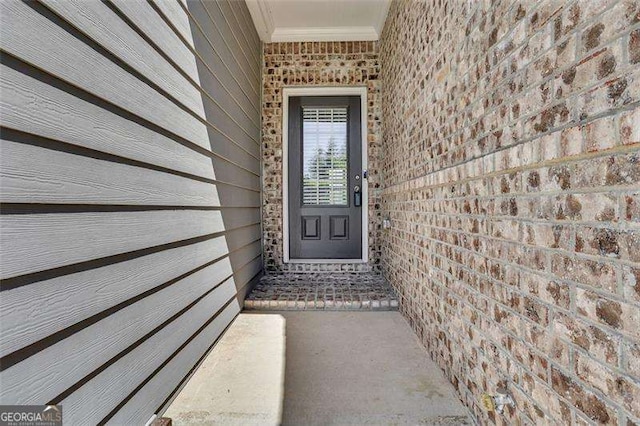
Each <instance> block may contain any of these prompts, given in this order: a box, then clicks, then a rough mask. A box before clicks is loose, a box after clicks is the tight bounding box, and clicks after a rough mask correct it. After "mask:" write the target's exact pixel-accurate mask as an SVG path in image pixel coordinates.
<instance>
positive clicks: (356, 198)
mask: <svg viewBox="0 0 640 426" xmlns="http://www.w3.org/2000/svg"><path fill="white" fill-rule="evenodd" d="M353 205H354V206H356V207H360V206H361V205H362V193H361V192H360V187H359V186H358V185H356V186H354V187H353Z"/></svg>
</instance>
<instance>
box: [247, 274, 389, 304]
mask: <svg viewBox="0 0 640 426" xmlns="http://www.w3.org/2000/svg"><path fill="white" fill-rule="evenodd" d="M244 308H245V309H247V310H271V311H278V310H320V311H322V310H325V311H349V310H351V311H360V310H364V311H397V310H398V297H397V296H396V293H395V291H394V290H393V288H392V287H391V285H389V283H388V282H387V281H386V280H385V279H384V278H383V277H382V276H381V275H377V274H372V273H345V272H340V273H335V274H334V273H320V274H310V273H303V274H295V273H289V274H278V275H265V276H264V277H262V279H261V280H260V282H259V283H258V284H257V285H256V287H255V288H254V289H253V291H252V292H251V293H250V294H249V295H248V296H247V298H246V300H245V301H244Z"/></svg>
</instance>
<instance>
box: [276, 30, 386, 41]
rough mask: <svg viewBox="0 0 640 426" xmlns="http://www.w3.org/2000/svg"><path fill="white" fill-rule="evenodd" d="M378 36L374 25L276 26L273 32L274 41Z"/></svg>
mask: <svg viewBox="0 0 640 426" xmlns="http://www.w3.org/2000/svg"><path fill="white" fill-rule="evenodd" d="M378 38H379V35H378V32H377V31H376V29H375V28H374V27H324V28H320V27H316V28H313V27H309V28H275V29H274V30H273V32H272V33H271V41H272V42H287V41H375V40H378Z"/></svg>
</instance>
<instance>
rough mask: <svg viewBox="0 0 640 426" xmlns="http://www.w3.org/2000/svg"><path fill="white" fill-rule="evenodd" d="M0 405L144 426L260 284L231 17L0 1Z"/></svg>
mask: <svg viewBox="0 0 640 426" xmlns="http://www.w3.org/2000/svg"><path fill="white" fill-rule="evenodd" d="M0 20H1V22H0V48H1V49H2V61H1V62H2V63H1V64H0V76H1V78H0V84H1V95H0V96H1V102H0V108H1V111H0V113H1V123H0V124H1V126H2V129H1V130H2V132H1V137H0V149H1V155H0V185H1V188H2V190H1V191H0V194H1V195H0V197H1V198H0V201H1V202H2V209H1V213H2V214H1V215H0V244H1V246H0V247H1V253H0V255H1V260H0V278H1V286H0V312H1V315H2V318H1V323H0V382H1V383H2V386H1V387H0V404H47V403H59V404H62V405H63V407H64V420H65V424H90V423H114V424H143V423H144V422H146V421H147V420H148V419H149V418H150V417H151V415H153V414H154V413H160V412H162V411H163V410H164V408H166V406H167V403H168V402H169V401H170V400H171V398H172V397H173V396H174V395H175V393H176V392H177V391H178V390H179V389H180V387H181V386H182V385H183V384H184V382H185V381H186V379H187V378H188V377H189V375H190V374H191V373H192V371H193V369H194V368H195V367H196V366H197V364H198V363H199V362H200V360H201V359H202V358H203V356H204V355H205V354H206V353H207V352H208V350H209V349H210V348H211V347H212V345H213V344H214V343H215V342H216V341H217V339H218V338H219V337H220V335H221V334H222V333H223V332H224V330H225V329H226V327H227V326H228V325H229V324H230V322H231V321H232V320H233V319H234V318H235V316H236V315H237V314H238V312H239V311H240V307H241V304H242V299H243V298H244V296H245V294H246V292H247V291H248V290H249V289H250V287H251V285H252V283H253V282H255V280H256V279H257V278H258V277H259V275H260V274H261V271H262V258H261V244H260V238H261V227H260V205H261V193H260V179H261V176H260V160H259V159H260V142H259V141H260V130H259V129H260V114H259V107H260V92H259V91H260V87H261V83H260V54H261V53H260V52H261V46H260V41H259V38H258V35H257V33H256V31H255V29H254V27H253V23H252V22H251V18H250V15H249V13H248V10H247V9H246V6H245V4H244V2H238V1H233V0H220V1H201V0H193V1H190V0H188V1H186V2H185V1H182V0H153V1H146V0H109V1H105V2H101V1H98V0H89V1H80V0H42V1H40V2H21V1H17V0H6V1H2V2H0Z"/></svg>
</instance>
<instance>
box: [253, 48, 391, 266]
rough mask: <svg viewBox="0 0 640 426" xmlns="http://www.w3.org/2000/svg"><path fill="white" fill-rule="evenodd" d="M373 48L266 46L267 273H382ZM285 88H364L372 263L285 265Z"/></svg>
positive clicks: (377, 91) (376, 69)
mask: <svg viewBox="0 0 640 426" xmlns="http://www.w3.org/2000/svg"><path fill="white" fill-rule="evenodd" d="M379 68H380V65H379V63H378V45H377V43H375V42H313V43H305V42H302V43H300V42H298V43H266V44H264V67H263V69H262V72H263V76H262V82H263V100H262V133H263V137H262V143H263V149H262V160H263V168H264V169H263V174H262V176H263V177H262V179H263V181H262V186H263V190H264V192H263V194H264V195H263V213H262V228H263V242H264V266H265V269H266V271H267V272H283V271H295V272H309V271H315V272H323V271H327V272H331V271H367V270H379V262H380V241H379V237H378V235H379V233H380V222H381V219H380V201H379V197H380V182H379V174H378V170H379V167H378V157H379V150H380V132H381V124H380V114H381V109H380V86H379V81H378V74H379V72H380V69H379ZM286 86H366V87H367V89H368V90H367V99H368V118H367V130H368V134H369V135H368V138H369V139H368V145H367V149H368V163H369V164H368V165H369V169H368V170H369V179H368V184H369V206H368V208H369V212H368V213H369V263H368V264H355V263H354V264H320V265H318V264H316V265H312V264H283V246H282V88H283V87H286Z"/></svg>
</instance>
